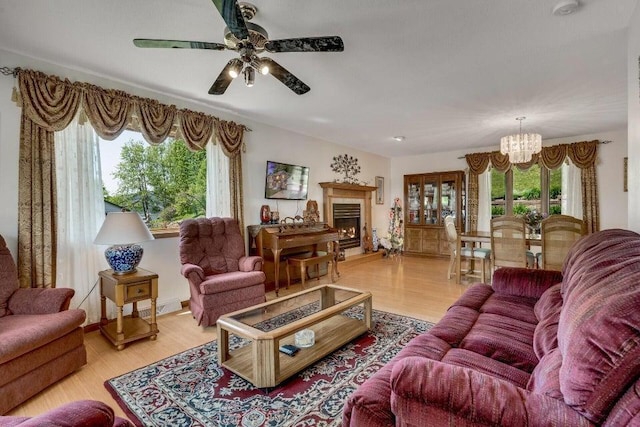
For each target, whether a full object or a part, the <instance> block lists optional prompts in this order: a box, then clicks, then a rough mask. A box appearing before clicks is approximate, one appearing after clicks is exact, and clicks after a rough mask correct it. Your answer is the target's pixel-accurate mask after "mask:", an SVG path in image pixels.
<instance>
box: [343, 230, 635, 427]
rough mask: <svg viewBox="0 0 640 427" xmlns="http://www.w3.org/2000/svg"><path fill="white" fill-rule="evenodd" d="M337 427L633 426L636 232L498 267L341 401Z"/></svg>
mask: <svg viewBox="0 0 640 427" xmlns="http://www.w3.org/2000/svg"><path fill="white" fill-rule="evenodd" d="M343 425H344V426H392V425H396V426H427V425H429V426H431V425H432V426H441V425H455V426H471V425H485V426H489V425H502V426H591V425H604V426H627V425H640V235H638V234H636V233H633V232H631V231H626V230H605V231H602V232H598V233H594V234H591V235H589V236H586V237H584V238H582V239H581V240H579V241H578V242H577V243H576V244H575V245H574V246H573V247H572V249H571V251H570V252H569V254H568V255H567V259H566V260H565V263H564V267H563V271H562V275H561V274H560V272H551V271H542V270H526V269H516V268H504V269H499V270H497V271H496V273H495V274H494V279H493V287H491V286H488V285H485V284H476V285H473V286H471V287H470V288H469V289H468V290H467V291H466V292H465V293H464V294H463V296H462V297H461V298H460V299H459V300H458V301H457V302H456V303H455V304H454V305H453V306H452V307H451V308H450V309H449V310H448V312H447V313H446V314H445V316H444V317H443V318H442V320H441V321H440V322H439V323H438V324H437V325H435V326H434V327H433V328H432V329H431V330H430V331H429V332H427V333H424V334H422V335H420V336H418V337H416V338H414V339H413V340H412V341H411V342H410V343H409V344H408V345H407V346H406V347H405V348H404V349H403V350H402V351H401V352H400V353H398V355H396V357H395V358H394V359H392V361H391V362H390V363H389V364H387V365H386V366H384V367H383V368H382V369H380V370H379V371H378V372H377V373H376V374H374V375H373V376H372V377H371V378H369V379H368V380H367V381H366V382H365V383H363V384H362V385H361V386H360V387H359V388H358V389H357V390H356V391H355V392H354V393H353V394H352V395H351V396H350V397H349V398H348V400H347V403H346V406H345V411H344V414H343Z"/></svg>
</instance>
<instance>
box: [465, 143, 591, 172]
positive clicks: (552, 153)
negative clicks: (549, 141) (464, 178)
mask: <svg viewBox="0 0 640 427" xmlns="http://www.w3.org/2000/svg"><path fill="white" fill-rule="evenodd" d="M599 142H600V141H598V140H594V141H583V142H574V143H572V144H559V145H552V146H549V147H542V151H541V152H540V153H537V154H534V155H533V156H532V157H531V161H529V162H527V163H517V164H512V163H511V162H509V156H507V155H506V154H501V153H500V152H499V151H492V152H488V153H472V154H467V155H466V156H465V159H466V160H467V165H469V172H471V173H473V174H476V175H480V174H482V173H484V171H486V170H487V168H488V167H489V165H491V166H492V167H494V168H495V169H497V170H498V171H500V172H506V171H508V170H509V169H511V168H512V167H514V166H515V167H517V168H518V169H520V170H527V169H529V168H530V167H531V166H533V165H534V164H539V165H540V166H542V167H545V168H547V169H556V168H558V167H560V165H562V162H564V161H565V159H566V158H567V157H569V159H571V161H572V162H573V164H575V165H576V166H577V167H579V168H580V169H585V168H588V167H590V166H593V165H595V163H596V160H597V157H598V144H599Z"/></svg>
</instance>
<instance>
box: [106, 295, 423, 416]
mask: <svg viewBox="0 0 640 427" xmlns="http://www.w3.org/2000/svg"><path fill="white" fill-rule="evenodd" d="M347 315H349V316H353V317H356V318H362V309H361V308H360V307H355V308H353V309H351V310H349V312H348V313H347ZM275 326H277V325H271V327H275ZM432 326H433V324H431V323H429V322H426V321H423V320H417V319H413V318H410V317H405V316H400V315H398V314H392V313H386V312H383V311H378V310H373V326H372V330H371V331H369V332H367V333H365V334H363V335H361V336H360V337H358V338H356V339H355V340H354V341H352V342H351V343H349V344H347V345H345V346H344V347H342V348H340V349H338V350H337V351H335V352H334V353H332V354H330V355H328V356H326V357H325V358H324V359H321V360H320V361H318V362H317V363H315V364H314V365H311V366H310V367H308V368H307V369H305V370H304V371H302V372H300V373H299V374H297V375H294V376H293V377H291V378H289V379H288V380H286V381H285V382H283V383H281V384H280V385H278V386H277V387H274V388H269V389H259V388H256V387H254V386H253V385H252V384H251V383H249V382H248V381H246V380H244V379H243V378H241V377H239V376H237V375H235V374H234V373H232V372H230V371H228V370H227V369H225V368H221V367H220V366H219V365H218V361H217V356H218V355H217V349H218V347H217V341H212V342H210V343H207V344H205V345H201V346H198V347H195V348H192V349H190V350H187V351H184V352H182V353H178V354H176V355H174V356H171V357H168V358H166V359H163V360H160V361H159V362H156V363H153V364H151V365H148V366H145V367H143V368H140V369H137V370H135V371H132V372H129V373H127V374H124V375H121V376H119V377H116V378H112V379H110V380H107V381H106V382H105V387H106V388H107V390H109V392H110V393H111V395H112V396H113V397H114V399H115V400H116V401H117V402H118V404H119V405H120V407H121V408H122V409H123V410H124V411H125V412H126V413H127V415H128V416H129V418H131V420H132V421H133V422H134V423H135V424H136V425H139V426H193V427H196V426H223V427H236V426H242V427H258V426H270V427H279V426H327V427H329V426H338V425H340V424H341V419H342V410H343V407H344V402H345V400H346V398H347V397H348V396H349V395H350V394H351V393H352V392H353V391H354V390H355V389H356V388H357V387H358V386H359V385H360V384H362V383H363V382H364V381H365V380H366V379H367V378H369V377H370V376H371V375H373V374H374V373H375V372H376V371H378V369H380V368H381V367H382V366H383V365H385V364H386V363H387V362H388V361H389V360H391V358H392V357H393V356H395V354H396V353H398V351H400V350H401V349H402V348H403V347H404V346H405V345H406V343H407V342H408V341H409V340H410V339H412V338H413V337H415V336H416V335H418V334H421V333H423V332H426V331H428V330H429V329H430V328H431V327H432ZM245 344H246V342H245V341H243V340H242V339H240V338H237V337H235V336H234V337H232V342H231V349H233V348H237V347H239V346H242V345H245Z"/></svg>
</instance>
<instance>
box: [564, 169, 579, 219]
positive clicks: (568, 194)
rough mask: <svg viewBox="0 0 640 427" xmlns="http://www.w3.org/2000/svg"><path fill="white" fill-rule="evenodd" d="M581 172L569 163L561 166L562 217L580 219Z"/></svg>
mask: <svg viewBox="0 0 640 427" xmlns="http://www.w3.org/2000/svg"><path fill="white" fill-rule="evenodd" d="M581 175H582V172H581V171H580V168H579V167H577V166H576V165H574V164H573V163H572V162H571V161H569V162H565V163H563V164H562V201H561V209H562V214H563V215H571V216H573V217H576V218H579V219H582V176H581Z"/></svg>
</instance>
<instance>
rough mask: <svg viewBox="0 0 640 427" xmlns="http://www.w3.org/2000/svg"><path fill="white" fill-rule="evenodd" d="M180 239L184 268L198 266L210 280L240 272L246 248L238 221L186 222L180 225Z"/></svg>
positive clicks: (230, 219) (216, 219) (191, 220)
mask: <svg viewBox="0 0 640 427" xmlns="http://www.w3.org/2000/svg"><path fill="white" fill-rule="evenodd" d="M180 236H181V237H180V261H181V263H182V264H185V263H189V264H195V265H198V266H200V267H201V268H202V269H203V270H204V273H205V275H207V276H210V275H214V274H220V273H228V272H232V271H238V270H239V269H238V260H239V259H240V258H241V257H243V256H244V254H245V246H244V239H243V238H242V235H241V234H240V227H239V225H238V221H236V220H235V219H233V218H198V219H187V220H184V221H182V223H180Z"/></svg>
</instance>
